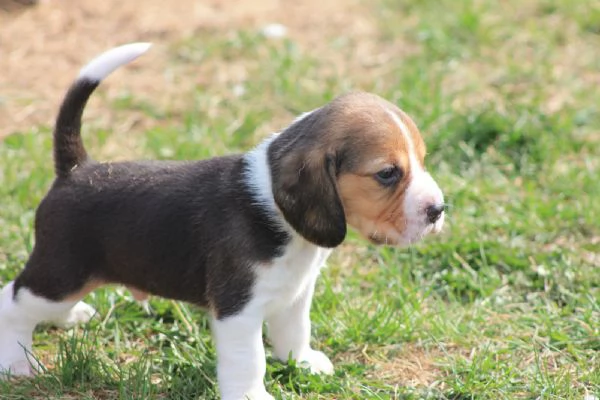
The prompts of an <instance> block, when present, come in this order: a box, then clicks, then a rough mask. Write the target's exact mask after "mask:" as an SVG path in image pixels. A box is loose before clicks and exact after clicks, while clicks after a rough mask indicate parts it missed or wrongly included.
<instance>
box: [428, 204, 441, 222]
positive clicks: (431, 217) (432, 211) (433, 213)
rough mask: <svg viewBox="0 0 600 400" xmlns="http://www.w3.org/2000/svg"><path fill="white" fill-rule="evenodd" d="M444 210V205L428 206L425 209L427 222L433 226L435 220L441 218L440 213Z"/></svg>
mask: <svg viewBox="0 0 600 400" xmlns="http://www.w3.org/2000/svg"><path fill="white" fill-rule="evenodd" d="M445 208H446V206H445V205H444V203H438V204H430V205H428V206H427V207H426V208H425V214H427V221H428V222H429V223H430V224H435V223H436V222H437V220H439V219H440V217H441V216H442V213H443V212H444V209H445Z"/></svg>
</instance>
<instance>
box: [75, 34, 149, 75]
mask: <svg viewBox="0 0 600 400" xmlns="http://www.w3.org/2000/svg"><path fill="white" fill-rule="evenodd" d="M150 46H152V44H150V43H130V44H126V45H123V46H119V47H115V48H113V49H110V50H108V51H106V52H104V53H102V54H100V55H99V56H98V57H96V58H94V59H93V60H92V61H90V62H89V63H88V64H87V65H86V66H85V67H83V68H82V69H81V71H80V72H79V79H81V78H87V79H89V80H91V81H94V82H100V81H101V80H102V79H104V78H106V77H107V76H108V75H109V74H110V73H111V72H113V71H114V70H115V69H117V68H118V67H120V66H121V65H123V64H127V63H129V62H131V61H133V60H135V59H136V58H138V57H139V56H141V55H142V54H144V53H145V52H146V51H148V49H149V48H150Z"/></svg>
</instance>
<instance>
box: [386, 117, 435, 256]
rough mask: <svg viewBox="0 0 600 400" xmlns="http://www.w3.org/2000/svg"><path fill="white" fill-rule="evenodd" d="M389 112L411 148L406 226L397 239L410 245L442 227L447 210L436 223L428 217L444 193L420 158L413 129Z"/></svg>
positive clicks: (405, 197) (405, 211) (405, 208)
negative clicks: (411, 133)
mask: <svg viewBox="0 0 600 400" xmlns="http://www.w3.org/2000/svg"><path fill="white" fill-rule="evenodd" d="M386 112H387V113H388V114H389V115H390V117H392V119H393V120H394V122H396V124H397V125H398V127H399V128H400V131H401V132H402V135H403V136H404V139H405V140H406V143H407V147H408V152H409V154H408V159H409V162H410V168H411V173H412V175H411V181H410V183H409V185H408V188H407V189H406V194H405V196H404V215H405V217H406V229H405V230H404V232H402V234H401V235H400V237H399V238H397V239H398V241H399V242H400V243H402V244H405V245H410V244H412V243H415V242H417V241H419V240H420V239H421V238H422V237H423V236H425V235H427V234H428V233H430V232H432V231H433V232H439V231H441V229H442V226H443V224H444V214H445V213H442V215H441V216H440V218H439V219H438V220H437V221H436V223H435V224H431V223H429V222H428V221H427V212H426V209H427V207H428V206H430V205H438V204H443V203H444V195H443V194H442V190H441V189H440V187H439V186H438V184H437V183H436V182H435V181H434V180H433V178H432V177H431V175H429V173H428V172H427V171H425V170H424V169H423V168H422V167H421V165H420V164H419V163H418V162H417V155H416V153H415V146H414V143H413V140H412V137H411V136H410V130H409V129H408V127H407V126H406V124H405V123H404V122H403V121H402V119H401V118H399V117H398V116H397V115H396V114H395V113H393V112H391V111H390V110H388V109H386Z"/></svg>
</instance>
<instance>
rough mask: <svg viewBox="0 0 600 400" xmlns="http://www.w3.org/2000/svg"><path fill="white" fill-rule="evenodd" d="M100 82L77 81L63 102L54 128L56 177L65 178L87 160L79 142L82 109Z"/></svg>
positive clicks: (81, 143)
mask: <svg viewBox="0 0 600 400" xmlns="http://www.w3.org/2000/svg"><path fill="white" fill-rule="evenodd" d="M99 83H100V82H97V81H91V80H89V79H78V80H77V81H75V83H73V85H72V86H71V87H70V88H69V91H68V92H67V95H66V96H65V99H64V100H63V103H62V105H61V106H60V110H59V112H58V117H57V119H56V126H55V128H54V169H55V171H56V176H61V177H66V176H67V175H68V174H69V172H70V171H71V170H72V169H73V168H74V167H75V166H77V165H80V164H82V163H83V162H84V161H85V160H87V153H86V151H85V148H84V147H83V142H82V141H81V134H80V131H81V116H82V114H83V109H84V108H85V105H86V103H87V101H88V99H89V97H90V95H91V94H92V92H93V91H94V90H95V89H96V88H97V87H98V85H99Z"/></svg>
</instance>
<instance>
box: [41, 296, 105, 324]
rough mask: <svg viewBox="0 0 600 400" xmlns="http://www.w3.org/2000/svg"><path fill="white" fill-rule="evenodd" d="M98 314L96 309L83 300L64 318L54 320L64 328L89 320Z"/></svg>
mask: <svg viewBox="0 0 600 400" xmlns="http://www.w3.org/2000/svg"><path fill="white" fill-rule="evenodd" d="M95 314H96V309H95V308H94V307H92V306H90V305H89V304H86V303H84V302H83V301H80V302H78V303H77V304H75V305H74V306H73V308H71V309H70V310H69V312H68V313H67V314H66V315H65V316H64V317H62V318H59V319H55V320H53V321H52V322H53V323H54V324H56V325H58V326H60V327H63V328H71V327H73V326H75V325H77V324H84V323H86V322H88V321H89V320H90V319H92V317H93V316H94V315H95Z"/></svg>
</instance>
